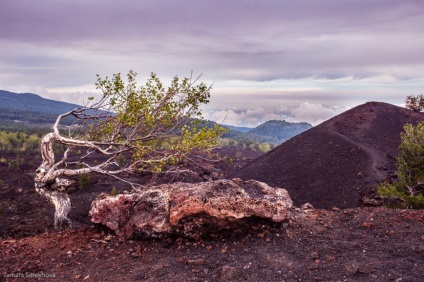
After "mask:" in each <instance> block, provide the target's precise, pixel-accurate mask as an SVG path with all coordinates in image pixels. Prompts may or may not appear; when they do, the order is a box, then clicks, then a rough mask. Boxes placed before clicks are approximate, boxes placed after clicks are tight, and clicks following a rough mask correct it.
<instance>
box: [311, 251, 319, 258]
mask: <svg viewBox="0 0 424 282" xmlns="http://www.w3.org/2000/svg"><path fill="white" fill-rule="evenodd" d="M311 258H313V259H317V258H319V255H318V252H312V253H311Z"/></svg>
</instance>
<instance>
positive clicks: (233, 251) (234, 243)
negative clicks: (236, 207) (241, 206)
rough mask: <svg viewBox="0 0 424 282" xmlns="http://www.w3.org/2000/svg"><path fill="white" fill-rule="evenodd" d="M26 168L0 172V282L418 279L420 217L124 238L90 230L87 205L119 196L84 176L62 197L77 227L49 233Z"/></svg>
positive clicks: (317, 219)
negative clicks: (84, 183)
mask: <svg viewBox="0 0 424 282" xmlns="http://www.w3.org/2000/svg"><path fill="white" fill-rule="evenodd" d="M248 161H249V159H245V160H244V162H248ZM28 163H30V162H28ZM32 169H33V168H32V167H31V166H23V167H22V168H21V170H16V169H11V168H9V167H7V166H6V165H5V164H3V165H0V176H1V178H2V180H3V184H2V185H1V186H0V208H1V209H0V236H1V238H0V281H34V279H35V280H37V279H38V280H40V281H423V280H424V272H423V267H424V211H411V210H396V209H386V208H383V207H378V208H355V209H338V208H334V209H333V210H319V209H317V210H313V209H310V210H304V211H301V210H300V209H293V210H291V212H290V219H288V220H287V221H285V222H282V223H279V224H275V223H270V222H266V221H259V220H258V221H255V222H253V223H252V225H251V227H250V229H247V230H243V232H242V231H237V232H234V233H232V234H230V235H228V236H223V237H222V238H218V239H217V238H215V239H207V238H203V239H197V240H194V239H187V238H181V237H169V238H166V239H161V240H152V239H149V240H147V239H137V238H132V239H129V238H120V237H117V236H115V235H114V234H112V233H110V231H108V230H106V229H104V228H101V227H98V226H94V225H92V224H90V221H89V218H88V208H89V206H90V202H91V200H92V199H93V198H94V197H95V196H96V195H97V194H98V193H100V192H108V193H110V191H111V189H112V186H116V188H117V189H118V190H122V189H125V187H121V186H118V183H112V182H110V180H109V179H103V178H96V177H92V179H91V184H92V185H91V186H90V187H89V188H86V189H80V190H77V191H75V192H74V193H72V194H71V198H72V201H73V204H74V209H73V211H72V213H71V215H70V218H71V219H72V220H73V221H74V223H76V226H77V227H76V228H74V229H70V228H66V229H64V230H61V231H54V230H53V228H52V224H53V207H52V205H51V204H50V203H48V202H47V201H46V200H44V199H43V198H41V197H40V196H39V195H38V194H36V193H35V192H34V189H33V183H32V179H31V177H29V176H27V175H26V174H25V173H27V172H30V171H31V170H32ZM53 276H54V277H53Z"/></svg>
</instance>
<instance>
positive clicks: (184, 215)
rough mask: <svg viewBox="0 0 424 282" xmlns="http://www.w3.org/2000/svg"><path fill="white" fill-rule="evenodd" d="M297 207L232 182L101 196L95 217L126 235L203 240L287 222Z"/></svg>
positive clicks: (276, 194) (283, 196) (279, 195)
mask: <svg viewBox="0 0 424 282" xmlns="http://www.w3.org/2000/svg"><path fill="white" fill-rule="evenodd" d="M292 204H293V202H292V200H291V199H290V196H289V194H288V193H287V191H286V190H284V189H281V188H272V187H270V186H268V185H267V184H265V183H262V182H259V181H255V180H248V181H242V180H240V179H233V180H217V181H210V182H203V183H173V184H163V185H158V186H153V187H149V188H148V189H145V190H140V191H136V192H132V193H129V194H120V195H117V196H111V195H106V194H102V195H100V196H99V197H98V198H97V199H96V200H94V201H93V203H92V205H91V210H90V215H91V221H92V222H94V223H100V224H103V225H106V226H107V227H109V228H110V229H112V230H113V231H114V232H115V233H116V234H117V235H121V236H125V237H134V236H143V237H157V236H162V235H170V234H176V235H181V236H188V237H198V236H202V237H203V236H204V235H206V236H207V235H209V234H217V232H222V231H231V230H234V229H235V228H236V229H240V228H241V227H246V226H248V224H249V222H250V221H252V220H258V219H264V220H270V221H274V222H282V221H284V220H285V219H286V217H287V212H288V209H289V208H291V206H292Z"/></svg>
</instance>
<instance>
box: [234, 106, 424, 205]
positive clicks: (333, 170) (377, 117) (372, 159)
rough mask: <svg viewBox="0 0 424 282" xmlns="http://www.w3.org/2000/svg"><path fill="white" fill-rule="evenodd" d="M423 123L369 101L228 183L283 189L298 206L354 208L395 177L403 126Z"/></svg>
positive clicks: (298, 138) (421, 118) (240, 172)
mask: <svg viewBox="0 0 424 282" xmlns="http://www.w3.org/2000/svg"><path fill="white" fill-rule="evenodd" d="M421 121H424V113H416V112H413V111H410V110H406V109H404V108H400V107H397V106H393V105H390V104H386V103H378V102H369V103H366V104H364V105H360V106H358V107H355V108H353V109H351V110H349V111H346V112H344V113H342V114H340V115H338V116H336V117H334V118H332V119H330V120H328V121H326V122H324V123H322V124H320V125H318V126H316V127H314V128H312V129H310V130H308V131H306V132H304V133H302V134H300V135H298V136H296V137H294V138H292V139H291V140H289V141H287V142H285V143H283V144H282V145H280V146H278V147H276V148H275V149H273V150H272V151H270V152H268V153H267V154H265V155H263V156H261V157H259V158H258V159H256V160H254V161H252V162H250V163H249V164H248V165H246V166H245V167H243V168H241V169H239V170H238V171H236V172H235V173H232V174H231V175H230V176H229V178H233V177H239V178H242V179H256V180H259V181H263V182H266V183H268V184H270V185H273V186H278V187H282V188H285V189H287V190H288V191H289V194H290V196H291V197H292V199H293V200H294V203H295V204H296V205H299V206H300V205H302V204H304V203H306V202H309V203H311V204H312V205H313V206H314V207H315V208H326V209H330V208H332V207H339V208H347V207H358V206H360V205H361V201H360V200H361V198H362V197H363V196H365V195H367V196H368V194H372V192H373V190H374V189H375V187H376V186H377V185H378V184H379V183H380V182H382V181H384V180H386V179H389V177H391V176H393V175H394V173H395V171H396V167H395V157H396V156H397V154H398V147H399V145H400V141H401V140H400V133H401V132H402V131H403V126H404V125H405V124H406V123H412V124H414V125H415V124H417V123H419V122H421Z"/></svg>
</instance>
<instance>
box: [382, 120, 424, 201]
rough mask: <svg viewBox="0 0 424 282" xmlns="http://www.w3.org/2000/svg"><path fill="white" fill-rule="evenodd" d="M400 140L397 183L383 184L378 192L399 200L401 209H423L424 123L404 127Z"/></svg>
mask: <svg viewBox="0 0 424 282" xmlns="http://www.w3.org/2000/svg"><path fill="white" fill-rule="evenodd" d="M401 139H402V142H401V144H400V146H399V151H400V154H399V156H398V158H397V159H396V167H397V175H398V181H397V182H396V183H394V184H390V183H383V184H382V185H380V187H379V189H378V192H379V194H380V195H382V196H390V197H396V198H399V199H401V206H403V207H406V208H424V196H423V193H424V123H420V124H418V125H417V126H413V125H411V124H407V125H405V126H404V132H402V133H401Z"/></svg>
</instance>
